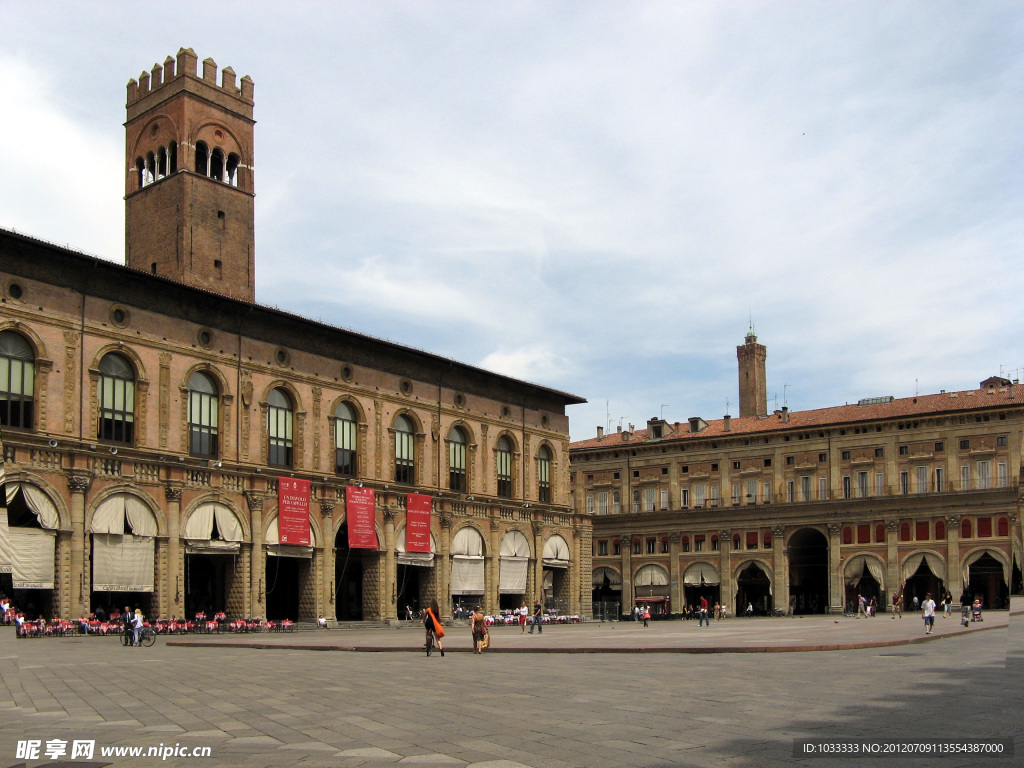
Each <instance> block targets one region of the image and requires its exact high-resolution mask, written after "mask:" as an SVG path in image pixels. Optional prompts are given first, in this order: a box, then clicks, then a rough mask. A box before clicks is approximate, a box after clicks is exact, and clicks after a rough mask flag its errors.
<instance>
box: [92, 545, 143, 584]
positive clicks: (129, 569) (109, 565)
mask: <svg viewBox="0 0 1024 768" xmlns="http://www.w3.org/2000/svg"><path fill="white" fill-rule="evenodd" d="M155 554H156V540H155V539H154V538H153V537H152V536H132V535H130V534H127V535H123V536H122V535H118V534H106V533H94V534H93V535H92V588H93V591H95V592H153V591H154V590H153V581H154V579H153V571H154V562H155Z"/></svg>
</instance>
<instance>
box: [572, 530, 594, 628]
mask: <svg viewBox="0 0 1024 768" xmlns="http://www.w3.org/2000/svg"><path fill="white" fill-rule="evenodd" d="M580 544H581V542H580V526H578V525H574V526H573V527H572V562H571V563H569V615H575V616H578V615H579V614H580V609H581V607H582V606H581V602H582V600H583V584H584V583H586V584H590V579H589V574H587V575H588V578H587V580H586V582H584V580H583V571H582V568H581V565H582V563H583V556H582V552H581V549H582V547H581V546H580ZM588 570H589V569H588Z"/></svg>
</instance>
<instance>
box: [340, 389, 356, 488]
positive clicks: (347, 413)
mask: <svg viewBox="0 0 1024 768" xmlns="http://www.w3.org/2000/svg"><path fill="white" fill-rule="evenodd" d="M356 456H357V454H356V412H355V409H354V408H353V407H352V406H351V405H349V404H348V403H338V407H337V408H335V409H334V457H335V458H334V472H335V473H336V474H338V475H341V476H343V477H356V475H357V474H358V469H359V467H358V466H357V463H356Z"/></svg>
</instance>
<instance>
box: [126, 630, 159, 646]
mask: <svg viewBox="0 0 1024 768" xmlns="http://www.w3.org/2000/svg"><path fill="white" fill-rule="evenodd" d="M155 642H156V632H154V631H153V628H152V627H143V628H142V631H140V632H139V645H143V646H145V647H146V648H150V647H151V646H152V645H153V643H155ZM134 644H135V635H134V633H128V632H122V633H121V645H134Z"/></svg>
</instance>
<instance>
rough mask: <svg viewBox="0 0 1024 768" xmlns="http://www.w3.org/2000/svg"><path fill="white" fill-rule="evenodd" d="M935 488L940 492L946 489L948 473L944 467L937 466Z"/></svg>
mask: <svg viewBox="0 0 1024 768" xmlns="http://www.w3.org/2000/svg"><path fill="white" fill-rule="evenodd" d="M935 490H936V491H939V492H941V491H944V490H946V473H945V471H943V469H942V467H936V468H935Z"/></svg>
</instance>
